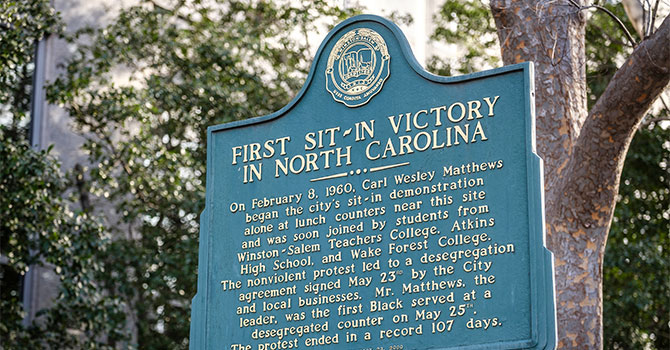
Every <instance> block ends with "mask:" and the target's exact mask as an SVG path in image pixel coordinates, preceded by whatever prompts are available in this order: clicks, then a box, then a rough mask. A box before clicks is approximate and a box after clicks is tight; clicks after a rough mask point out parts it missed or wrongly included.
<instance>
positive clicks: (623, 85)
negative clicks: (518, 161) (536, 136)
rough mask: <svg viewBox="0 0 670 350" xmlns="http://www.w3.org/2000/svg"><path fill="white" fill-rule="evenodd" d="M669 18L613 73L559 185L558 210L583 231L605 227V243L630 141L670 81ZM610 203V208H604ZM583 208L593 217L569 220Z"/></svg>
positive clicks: (586, 123)
mask: <svg viewBox="0 0 670 350" xmlns="http://www.w3.org/2000/svg"><path fill="white" fill-rule="evenodd" d="M668 39H670V17H668V18H666V19H665V21H663V24H661V27H660V28H659V30H658V31H657V32H656V33H655V34H653V35H652V36H651V37H649V39H647V40H644V41H643V42H641V43H640V45H638V47H637V48H636V49H635V50H634V51H633V53H632V54H631V56H630V57H629V58H628V59H627V60H626V62H624V64H623V65H622V66H621V67H620V68H619V70H618V71H617V72H616V74H614V77H612V80H611V81H610V83H609V84H608V86H607V88H606V89H605V92H604V93H603V94H602V95H601V96H600V98H599V99H598V101H597V102H596V104H595V105H594V106H593V108H592V109H591V111H590V113H589V115H588V117H587V120H586V122H585V123H584V127H583V128H582V131H581V133H580V135H579V138H578V139H577V142H576V143H575V147H574V152H573V156H572V157H571V158H570V160H569V163H568V165H567V169H566V170H567V171H568V172H569V173H570V174H571V176H569V177H566V178H564V181H563V183H562V184H561V186H560V188H561V193H564V194H565V195H564V197H563V198H562V199H561V201H560V203H559V206H560V207H561V208H560V209H559V211H562V212H564V213H565V214H566V216H567V217H568V219H569V220H570V219H574V220H575V221H577V222H578V223H579V224H581V225H582V226H583V227H586V228H588V227H593V226H603V227H606V228H607V229H606V230H603V231H601V232H602V235H603V237H594V239H596V240H599V241H603V242H604V240H605V239H606V236H607V231H608V229H609V225H610V223H611V218H612V214H613V212H614V201H615V198H616V194H617V193H618V188H619V179H620V175H621V170H622V168H623V162H624V159H625V156H626V152H627V151H628V146H629V145H630V141H631V139H632V138H633V135H634V134H635V131H636V130H637V128H638V125H639V124H640V122H641V121H642V119H643V118H644V116H645V112H646V111H647V110H648V109H649V107H650V106H651V104H652V103H653V102H654V101H655V100H656V98H657V97H658V96H659V95H660V94H661V93H662V92H663V90H664V89H665V87H666V86H667V85H668V83H669V82H670V45H668V42H669V41H668ZM605 203H611V205H603V204H605ZM575 205H579V206H581V207H582V208H584V209H586V210H587V211H589V212H590V213H591V216H590V217H587V218H586V219H584V218H578V217H572V218H571V215H569V210H570V208H573V207H574V206H575Z"/></svg>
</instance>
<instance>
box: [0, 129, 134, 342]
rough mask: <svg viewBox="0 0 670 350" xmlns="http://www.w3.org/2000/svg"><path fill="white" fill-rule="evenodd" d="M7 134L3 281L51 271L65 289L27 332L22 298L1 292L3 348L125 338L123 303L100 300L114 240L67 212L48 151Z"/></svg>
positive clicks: (1, 172)
mask: <svg viewBox="0 0 670 350" xmlns="http://www.w3.org/2000/svg"><path fill="white" fill-rule="evenodd" d="M7 129H8V127H6V126H0V164H2V165H3V166H2V167H1V168H0V217H1V218H2V220H1V221H0V247H1V248H2V255H3V256H4V257H6V259H7V261H6V263H5V264H1V265H0V274H1V275H2V276H3V278H2V279H0V281H7V280H8V279H7V278H5V277H8V276H19V275H23V274H25V272H27V270H28V266H30V265H32V264H47V265H49V266H56V268H55V272H56V274H57V276H58V277H59V278H60V282H61V287H60V291H59V295H58V297H57V299H56V301H55V305H54V307H53V308H51V309H48V310H43V311H41V312H40V315H41V316H42V317H40V318H39V321H38V322H36V323H33V324H32V325H30V326H28V327H24V326H23V325H22V321H23V318H24V310H23V309H22V308H21V303H20V300H19V296H20V294H19V291H18V290H16V289H14V288H11V287H12V286H11V285H0V290H1V291H2V299H1V300H0V339H2V340H3V341H2V344H0V348H3V349H37V348H43V347H48V348H53V349H79V348H84V347H86V348H99V347H98V346H97V345H99V344H98V343H97V342H96V341H95V339H96V338H97V337H101V336H103V335H104V336H105V337H108V338H110V339H120V338H122V334H119V331H118V330H117V328H116V327H117V326H118V324H119V321H121V320H122V319H123V317H124V315H123V313H122V311H123V308H122V307H121V304H120V301H119V300H118V298H116V297H114V296H106V295H100V294H99V293H98V289H99V282H98V281H99V279H100V278H101V276H104V275H105V270H104V266H103V265H101V263H100V261H102V260H104V259H105V257H106V254H107V252H106V250H107V248H108V246H109V243H110V239H109V236H108V235H107V234H106V233H105V231H104V230H103V227H102V226H101V225H100V224H98V223H97V220H96V219H95V218H93V217H90V216H89V215H87V214H86V213H73V212H71V211H70V210H69V208H68V207H67V205H66V202H65V201H64V200H63V199H62V197H63V191H64V189H65V188H66V185H67V184H66V181H65V179H64V178H63V176H62V175H61V174H60V172H59V165H58V163H57V162H56V160H55V159H54V158H53V157H52V156H51V155H50V154H49V151H48V150H46V151H39V152H38V151H33V150H32V149H31V148H30V147H29V145H28V143H27V142H25V141H24V140H16V139H11V138H10V137H11V135H12V134H13V133H11V132H9V133H8V132H6V130H7ZM0 283H1V282H0ZM73 329H75V330H79V331H81V332H82V333H83V334H85V335H87V337H80V336H79V334H75V333H72V330H73Z"/></svg>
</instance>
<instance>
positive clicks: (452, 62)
mask: <svg viewBox="0 0 670 350" xmlns="http://www.w3.org/2000/svg"><path fill="white" fill-rule="evenodd" d="M433 20H434V23H435V25H436V28H435V31H434V32H433V33H432V35H431V40H433V41H436V42H443V44H444V45H446V46H447V47H448V51H456V52H459V51H460V50H465V52H464V53H463V54H462V57H453V55H449V56H451V57H449V56H445V55H436V56H433V57H430V58H429V61H428V70H430V71H432V72H434V73H435V74H439V75H446V76H449V75H457V74H467V73H472V72H475V71H477V70H482V69H486V68H492V67H496V66H499V65H500V63H501V59H500V54H499V52H500V49H499V45H498V36H497V35H496V26H495V23H494V22H493V17H492V16H491V11H490V10H489V8H488V6H486V5H485V4H483V3H482V2H481V1H472V0H466V1H463V0H446V1H445V2H444V4H443V5H442V6H441V7H440V9H439V12H438V13H437V14H436V15H435V17H434V18H433Z"/></svg>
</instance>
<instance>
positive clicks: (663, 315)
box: [428, 0, 670, 349]
mask: <svg viewBox="0 0 670 350" xmlns="http://www.w3.org/2000/svg"><path fill="white" fill-rule="evenodd" d="M601 5H602V6H604V7H605V8H607V9H608V10H610V11H611V12H612V13H614V14H615V15H616V16H618V17H619V18H620V19H622V20H623V21H624V23H625V25H626V26H627V27H628V28H629V31H630V32H632V33H634V30H632V25H631V24H630V22H629V21H628V20H627V17H626V14H625V12H624V9H623V6H622V5H621V3H618V2H617V3H611V2H605V3H604V4H601ZM588 18H589V20H588V24H587V27H586V33H585V38H586V43H587V45H586V57H587V65H586V74H587V76H586V79H587V83H588V101H589V107H590V106H592V105H593V104H594V103H595V101H596V100H597V98H598V97H599V96H600V94H602V92H603V91H604V90H605V88H606V87H607V84H608V83H609V81H610V79H611V78H612V76H613V75H614V73H615V72H616V70H617V68H618V66H619V65H620V64H621V62H623V60H624V58H625V57H627V56H628V55H629V54H630V53H631V52H632V47H631V46H630V45H629V44H628V42H627V40H626V37H625V36H624V33H623V31H622V30H621V28H620V27H619V25H618V24H617V23H616V22H614V21H613V20H612V18H611V17H609V16H608V15H606V14H605V13H603V12H601V11H597V12H593V13H591V14H590V16H589V17H588ZM436 21H437V23H439V24H440V25H439V27H438V28H437V29H436V31H435V32H434V33H433V39H435V40H439V41H444V42H445V43H465V44H466V45H468V47H470V48H469V49H468V51H467V52H466V54H465V55H464V56H463V57H461V58H457V59H449V60H447V59H443V58H438V57H435V58H433V59H431V62H430V63H429V65H428V66H429V69H431V70H433V71H434V72H436V73H438V74H454V73H469V72H472V71H474V70H479V69H482V68H484V67H485V66H486V65H487V64H490V63H495V62H498V60H499V59H497V58H496V57H491V55H492V54H491V51H490V49H491V48H492V47H494V45H493V44H492V43H491V42H490V41H489V40H488V39H486V38H488V37H487V35H490V34H492V33H495V26H494V24H493V23H492V22H493V19H492V18H491V14H490V11H489V10H488V8H487V6H486V5H485V4H484V3H482V2H480V1H456V0H453V1H452V0H447V1H446V2H445V3H444V5H443V6H442V7H441V9H440V13H439V18H437V19H436ZM480 38H485V39H484V40H481V41H480V40H479V39H480ZM637 40H638V41H639V40H640V39H639V38H637ZM473 41H474V42H475V44H474V45H473V43H472V42H473ZM474 57H483V59H481V60H480V61H479V62H477V61H475V60H473V58H474ZM482 60H483V61H482ZM667 113H668V111H667V110H665V111H661V112H658V113H657V114H656V115H649V116H648V117H647V120H650V121H651V122H650V123H647V124H646V126H645V127H643V128H641V129H640V130H639V131H638V133H637V134H636V136H635V138H634V139H633V142H632V144H631V146H630V149H629V151H628V156H627V160H626V164H625V167H624V172H623V174H622V180H621V187H620V189H619V191H620V199H619V202H618V205H617V209H616V211H615V218H614V222H613V223H612V228H611V231H610V234H609V238H608V245H607V251H606V255H605V262H604V271H603V274H604V283H603V284H604V287H603V297H604V311H605V312H604V333H605V348H607V349H642V348H645V349H667V348H668V347H669V346H670V345H669V344H670V343H669V342H670V329H669V328H670V319H669V316H670V313H669V312H668V306H667V301H668V300H670V273H669V272H668V271H669V270H670V266H669V261H670V259H668V253H667V252H668V251H669V250H670V246H669V240H670V238H669V237H668V232H670V217H669V215H670V205H669V201H670V199H669V198H670V193H669V190H668V188H670V173H669V171H668V162H669V158H670V156H669V151H670V144H668V141H667V140H669V139H670V130H669V129H667V128H662V127H661V124H660V123H658V122H653V120H654V119H657V118H667ZM621 315H627V317H625V318H622V317H621Z"/></svg>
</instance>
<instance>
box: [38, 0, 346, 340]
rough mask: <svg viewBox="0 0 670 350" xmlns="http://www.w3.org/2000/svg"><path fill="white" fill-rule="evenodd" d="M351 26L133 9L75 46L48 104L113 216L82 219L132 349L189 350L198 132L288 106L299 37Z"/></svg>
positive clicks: (270, 6) (240, 5)
mask: <svg viewBox="0 0 670 350" xmlns="http://www.w3.org/2000/svg"><path fill="white" fill-rule="evenodd" d="M166 3H167V4H166ZM348 15H351V13H350V12H347V13H345V12H342V11H340V10H338V9H337V7H336V6H331V5H329V4H328V2H327V1H302V2H296V1H277V2H265V1H223V0H221V1H207V2H203V1H197V0H193V1H172V2H166V1H163V2H161V5H160V6H159V5H158V4H156V3H154V2H153V1H143V2H141V4H140V5H138V6H134V7H130V8H127V9H125V10H122V11H121V13H120V14H119V16H118V18H117V19H116V21H115V22H113V23H112V24H110V25H109V26H107V27H105V28H101V29H99V30H93V29H88V30H86V31H84V32H81V33H79V38H78V40H77V41H76V42H77V43H79V49H78V51H77V52H76V53H75V56H74V58H73V59H72V61H71V62H69V64H68V65H67V68H66V69H67V74H66V75H64V76H63V77H61V78H60V79H58V80H57V81H56V82H55V83H54V84H53V85H51V87H50V91H49V96H50V99H51V100H52V101H54V102H57V103H62V104H64V106H65V108H66V109H67V111H68V112H69V114H70V115H71V116H72V117H73V119H74V124H75V126H76V127H77V129H78V130H79V131H81V132H82V134H83V135H84V136H85V137H86V138H87V141H86V143H85V144H84V146H83V148H84V150H85V151H86V152H88V154H89V155H90V161H91V163H92V164H94V166H93V167H92V168H91V169H90V171H88V174H87V191H89V192H90V193H91V194H93V195H94V196H96V197H98V198H100V199H101V200H104V201H106V202H107V203H110V204H109V205H112V206H113V207H114V208H116V213H111V212H110V211H109V210H105V207H100V208H92V210H93V211H96V212H100V213H101V215H106V216H107V221H108V222H109V223H110V225H109V228H110V230H111V231H112V232H113V235H114V237H115V238H114V242H113V243H112V244H111V246H110V247H109V250H110V254H108V258H109V260H107V261H103V263H104V268H105V270H106V272H107V274H108V275H109V276H112V277H106V278H105V277H103V280H101V281H100V282H101V284H102V286H101V293H103V292H102V291H105V292H104V293H109V295H115V296H118V297H119V298H121V299H122V300H123V302H124V303H126V304H127V305H128V309H127V312H128V316H129V317H128V321H129V322H128V323H127V327H129V328H130V329H135V330H136V333H135V335H136V339H137V340H136V341H137V343H136V344H133V345H135V346H137V347H138V348H141V349H184V348H187V347H188V329H189V317H188V315H190V299H191V298H192V297H193V295H194V294H195V292H196V291H195V287H196V273H195V272H196V271H197V252H198V214H199V213H200V212H201V211H202V210H203V208H204V203H203V201H204V198H203V197H204V193H205V187H204V186H205V183H204V179H205V160H206V158H205V149H206V133H205V132H206V129H207V127H208V126H210V125H215V124H218V123H223V122H230V121H234V120H240V119H244V118H248V117H252V116H258V115H263V114H268V113H270V112H273V111H275V110H277V109H279V108H281V107H282V106H283V105H285V104H286V103H287V102H288V101H289V99H290V98H291V97H292V96H293V95H294V94H295V93H296V92H297V90H298V89H299V88H300V87H301V86H302V82H303V81H304V78H305V76H306V72H307V69H308V68H309V67H308V66H309V63H310V61H311V56H310V51H309V49H310V48H309V46H308V43H307V40H306V36H307V33H311V32H314V31H316V30H317V29H319V25H320V23H327V24H329V23H333V22H335V21H339V20H341V19H343V18H345V17H347V16H348ZM82 39H86V40H82ZM296 39H297V40H296ZM73 40H74V39H73ZM86 41H87V42H88V44H82V42H86ZM119 76H124V79H119V78H118V77H119ZM125 77H128V78H127V79H126V78H125Z"/></svg>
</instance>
